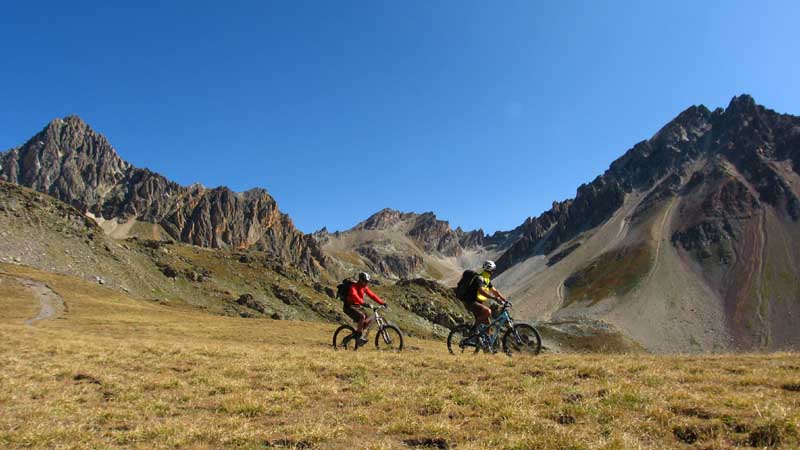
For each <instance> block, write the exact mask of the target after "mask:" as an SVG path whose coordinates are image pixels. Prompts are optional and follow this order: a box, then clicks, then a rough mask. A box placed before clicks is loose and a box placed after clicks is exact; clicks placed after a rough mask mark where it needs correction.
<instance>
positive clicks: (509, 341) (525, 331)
mask: <svg viewBox="0 0 800 450" xmlns="http://www.w3.org/2000/svg"><path fill="white" fill-rule="evenodd" d="M503 351H504V352H506V353H507V354H508V355H512V354H514V353H516V354H520V355H531V356H534V355H538V354H539V352H540V351H542V337H541V336H540V335H539V332H538V331H536V328H533V327H532V326H530V325H528V324H527V323H518V324H516V325H514V328H512V329H509V330H508V331H506V334H505V335H504V336H503Z"/></svg>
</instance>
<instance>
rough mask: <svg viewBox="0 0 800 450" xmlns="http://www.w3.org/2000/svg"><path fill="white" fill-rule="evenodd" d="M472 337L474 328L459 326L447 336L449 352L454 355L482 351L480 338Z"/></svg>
mask: <svg viewBox="0 0 800 450" xmlns="http://www.w3.org/2000/svg"><path fill="white" fill-rule="evenodd" d="M471 335H472V327H471V326H469V325H459V326H457V327H455V328H453V329H452V330H451V331H450V334H448V335H447V351H449V352H450V353H451V354H453V355H463V354H467V353H471V354H472V353H478V350H480V345H479V343H478V337H477V336H471ZM468 338H469V339H468Z"/></svg>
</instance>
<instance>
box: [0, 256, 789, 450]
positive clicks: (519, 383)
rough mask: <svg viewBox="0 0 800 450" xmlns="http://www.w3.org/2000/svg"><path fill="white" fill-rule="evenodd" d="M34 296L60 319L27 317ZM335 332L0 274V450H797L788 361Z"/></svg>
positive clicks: (49, 278)
mask: <svg viewBox="0 0 800 450" xmlns="http://www.w3.org/2000/svg"><path fill="white" fill-rule="evenodd" d="M43 293H45V294H47V295H48V296H53V298H60V299H61V300H62V301H63V305H61V306H60V307H59V308H57V309H56V310H55V312H54V313H53V314H46V315H44V316H41V311H42V307H43V305H45V303H44V302H43V300H42V298H41V297H42V295H43ZM50 293H52V294H50ZM36 317H40V318H41V320H37V321H33V322H30V319H32V318H36ZM335 327H336V326H335V324H330V323H320V322H301V321H289V320H281V321H278V320H270V319H269V318H250V319H245V318H239V317H226V316H220V315H212V314H208V313H204V312H202V311H198V310H197V309H196V308H192V307H191V306H188V305H183V304H167V305H164V304H160V303H158V302H153V301H150V300H144V299H140V298H135V297H133V296H129V295H126V294H125V293H122V292H119V291H116V290H112V289H108V288H106V287H104V286H100V285H98V284H96V283H89V282H86V281H84V280H81V279H79V278H75V277H71V276H67V275H56V274H52V273H49V272H44V271H40V270H37V269H33V268H29V267H26V266H22V265H17V264H0V342H2V345H0V411H1V413H0V447H2V448H109V447H122V448H148V449H150V448H295V449H311V448H320V449H341V448H376V449H380V448H385V449H392V448H398V449H404V448H445V449H447V448H458V449H487V448H503V449H628V448H632V449H633V448H636V449H638V448H643V449H663V448H687V449H727V448H782V449H793V448H798V445H800V439H799V436H798V427H800V357H798V355H797V354H794V353H773V354H737V355H704V356H698V355H693V356H686V355H645V354H635V355H631V354H623V355H604V354H596V353H595V354H592V353H587V354H576V353H573V354H554V353H545V354H542V355H539V356H536V357H512V358H509V357H508V356H506V355H502V354H497V355H487V354H479V355H470V356H469V357H456V356H453V355H450V354H448V352H447V350H446V348H445V346H444V344H443V343H442V342H441V341H435V340H423V339H415V338H408V342H407V348H406V350H405V351H403V352H402V353H399V354H398V353H382V352H379V351H376V350H374V349H373V348H371V347H366V348H363V349H361V350H359V351H357V352H343V351H334V350H333V349H332V348H331V346H330V336H331V332H332V331H333V330H334V328H335ZM545 344H547V342H546V341H545Z"/></svg>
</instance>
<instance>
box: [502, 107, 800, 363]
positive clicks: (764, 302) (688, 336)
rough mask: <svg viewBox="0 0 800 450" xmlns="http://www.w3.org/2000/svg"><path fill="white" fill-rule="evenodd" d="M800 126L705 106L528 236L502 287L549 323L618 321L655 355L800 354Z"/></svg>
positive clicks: (758, 113)
mask: <svg viewBox="0 0 800 450" xmlns="http://www.w3.org/2000/svg"><path fill="white" fill-rule="evenodd" d="M799 157H800V118H797V117H793V116H789V115H782V114H778V113H775V112H774V111H771V110H768V109H766V108H764V107H761V106H758V105H756V103H755V101H754V100H753V99H752V98H750V97H749V96H741V97H736V98H734V99H733V100H732V101H731V103H730V105H729V106H728V108H727V109H725V110H722V109H718V110H716V111H714V112H711V111H709V110H708V109H707V108H705V107H703V106H698V107H691V108H689V109H687V110H686V111H684V112H683V113H681V114H680V115H679V116H678V117H677V118H676V119H675V120H673V121H672V122H670V123H669V124H668V125H667V126H665V127H664V128H663V129H662V130H660V131H659V132H658V133H657V134H656V135H655V136H654V137H653V138H652V139H650V140H648V141H644V142H641V143H639V144H637V145H636V146H634V148H632V149H631V150H629V151H628V152H627V153H626V154H625V155H624V156H622V157H621V158H620V159H618V160H617V161H615V162H614V163H613V164H612V165H611V167H610V168H609V170H608V171H607V172H606V173H605V174H603V175H602V176H600V177H598V178H597V179H596V180H594V181H593V182H592V183H590V184H588V185H583V186H581V187H580V188H579V189H578V195H577V196H576V198H575V199H574V200H569V201H566V202H562V203H558V204H556V205H555V206H554V208H553V209H552V210H550V211H548V212H546V213H544V214H543V215H541V216H539V217H538V218H535V219H529V220H528V221H526V223H525V224H523V225H522V226H521V227H520V228H519V229H518V230H516V231H517V232H519V233H521V234H522V238H520V239H519V240H518V241H517V242H516V243H515V244H513V245H512V246H511V248H509V250H508V251H507V252H505V253H504V254H503V255H502V256H501V257H500V258H499V265H500V267H501V269H502V270H503V272H502V274H501V275H500V277H499V279H498V285H499V286H501V287H503V288H505V289H506V290H507V291H509V292H510V294H511V295H512V296H513V297H514V298H517V299H518V300H519V301H520V303H521V306H523V307H524V309H525V311H526V312H527V313H528V314H529V315H531V316H536V317H574V316H580V317H591V318H600V319H603V320H607V321H609V322H612V323H615V324H616V325H618V326H620V327H621V328H622V329H624V330H625V331H626V332H627V333H628V334H629V335H630V336H632V337H633V338H634V339H636V340H637V341H639V342H641V343H643V344H645V346H646V347H647V348H649V349H651V350H660V351H676V350H680V351H686V350H710V349H716V350H732V349H739V348H747V349H752V348H762V349H780V348H794V347H796V346H797V343H798V342H800V330H798V329H797V327H793V326H792V325H791V323H792V321H793V319H792V318H793V317H796V316H797V315H798V314H800V302H798V300H797V299H798V298H800V295H799V294H800V271H798V267H800V265H799V264H800V246H798V245H797V244H796V243H795V242H797V241H796V240H795V239H794V238H795V237H796V236H798V233H800V224H799V223H798V218H799V217H800V200H798V193H800V190H798V187H800V183H798V180H800V176H799V175H798V169H800V166H799V165H798V162H800V159H798V158H799Z"/></svg>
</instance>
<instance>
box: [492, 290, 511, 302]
mask: <svg viewBox="0 0 800 450" xmlns="http://www.w3.org/2000/svg"><path fill="white" fill-rule="evenodd" d="M492 294H494V295H493V296H494V297H496V298H499V299H500V300H502V301H504V302H507V301H508V299H507V298H506V296H505V295H503V294H501V293H500V291H498V290H497V289H496V288H494V287H493V288H492Z"/></svg>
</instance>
